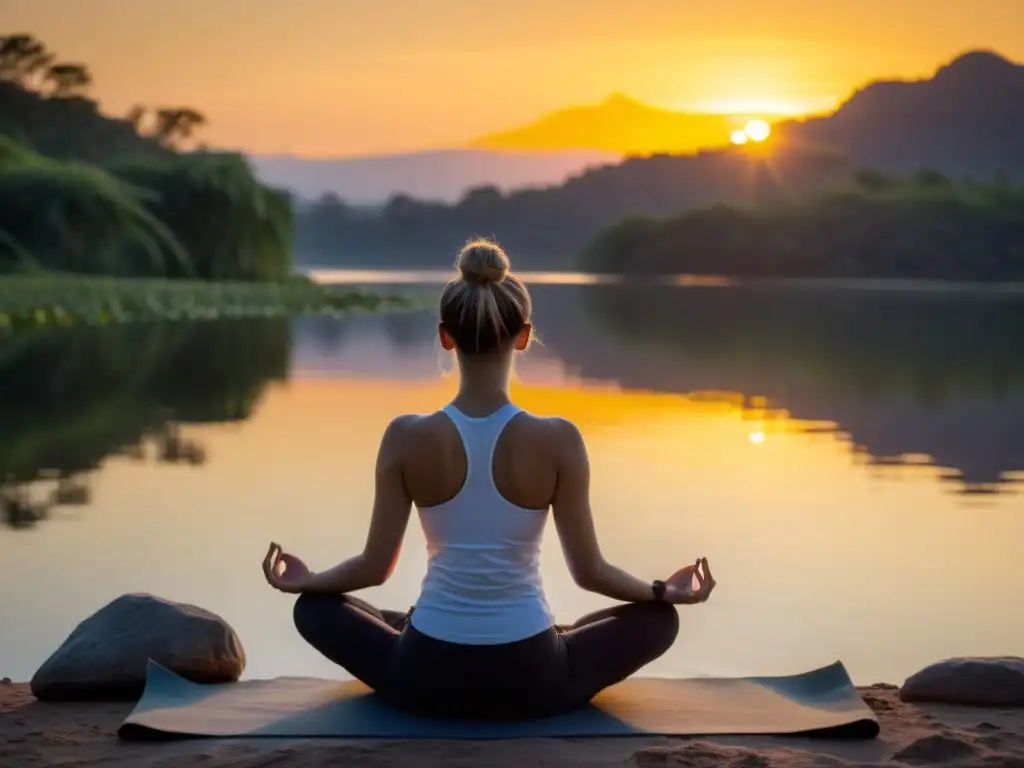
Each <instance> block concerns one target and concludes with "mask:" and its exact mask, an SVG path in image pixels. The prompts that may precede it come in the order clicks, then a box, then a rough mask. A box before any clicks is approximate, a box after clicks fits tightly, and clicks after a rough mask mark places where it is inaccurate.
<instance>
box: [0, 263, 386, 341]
mask: <svg viewBox="0 0 1024 768" xmlns="http://www.w3.org/2000/svg"><path fill="white" fill-rule="evenodd" d="M385 305H392V306H404V305H405V301H404V299H403V298H401V297H388V296H384V295H380V294H373V293H358V292H354V291H351V290H341V289H337V288H331V287H324V286H320V285H317V284H316V283H314V282H313V281H311V280H309V279H307V278H304V277H292V278H289V279H288V280H286V281H283V282H279V283H252V282H240V281H218V282H207V281H199V280H154V279H147V278H142V279H130V278H118V279H113V278H108V277H82V276H76V275H54V274H39V275H10V276H7V277H3V278H0V337H2V336H3V335H5V334H11V333H14V332H16V331H20V330H24V329H34V328H39V327H48V326H62V325H79V324H86V325H109V324H120V323H125V322H131V321H154V320H213V319H219V318H240V317H257V318H258V317H286V316H291V315H297V314H311V313H327V314H332V313H341V312H348V311H353V310H366V311H373V310H377V309H379V308H381V307H383V306H385Z"/></svg>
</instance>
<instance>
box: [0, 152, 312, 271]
mask: <svg viewBox="0 0 1024 768" xmlns="http://www.w3.org/2000/svg"><path fill="white" fill-rule="evenodd" d="M291 228H292V209H291V200H290V198H289V197H288V195H286V194H285V193H283V192H281V191H279V190H275V189H270V188H268V187H266V186H264V185H263V184H261V183H260V182H259V180H258V179H257V178H256V177H255V175H254V174H253V172H252V169H251V168H250V167H249V164H248V162H247V161H246V160H245V158H243V157H241V156H240V155H234V154H216V153H207V152H202V153H196V154H188V155H173V154H169V155H166V156H163V157H156V158H154V157H141V158H136V159H133V160H130V161H121V162H119V163H114V164H111V165H109V166H108V167H107V168H105V169H104V168H99V167H97V166H94V165H88V164H86V163H81V162H76V161H62V160H56V159H53V158H47V157H43V156H41V155H38V154H36V153H35V152H33V151H31V150H30V149H28V148H27V147H24V146H22V145H20V144H19V143H17V142H15V141H14V140H13V139H10V138H9V137H0V270H3V271H12V270H18V269H23V268H25V265H27V264H32V265H36V266H38V267H41V268H45V269H51V270H57V271H64V272H77V273H83V274H89V273H94V274H95V273H99V274H106V275H116V276H143V275H146V276H159V277H197V278H203V279H217V280H253V281H280V280H283V279H285V278H286V277H287V276H288V275H289V274H290V272H291V255H290V254H291Z"/></svg>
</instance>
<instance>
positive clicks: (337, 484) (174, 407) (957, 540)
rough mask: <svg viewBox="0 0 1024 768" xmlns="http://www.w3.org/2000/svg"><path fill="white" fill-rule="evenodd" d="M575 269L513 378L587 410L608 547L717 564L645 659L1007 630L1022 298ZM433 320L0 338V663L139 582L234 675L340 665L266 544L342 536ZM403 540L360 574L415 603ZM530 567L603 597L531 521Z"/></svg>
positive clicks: (1007, 636) (1018, 518)
mask: <svg viewBox="0 0 1024 768" xmlns="http://www.w3.org/2000/svg"><path fill="white" fill-rule="evenodd" d="M359 278H360V279H361V280H366V279H367V276H366V275H365V274H360V275H359ZM375 279H379V276H377V277H376V278H375ZM394 281H395V282H406V283H408V282H410V280H409V279H408V276H406V278H401V277H400V276H399V277H396V278H395V279H394ZM412 282H420V283H423V284H422V285H420V287H419V288H416V290H427V291H436V290H437V286H436V285H434V284H433V283H434V282H436V281H432V280H431V279H430V278H429V276H426V277H423V278H422V279H420V278H415V279H413V280H412ZM593 282H594V281H589V280H586V279H575V278H573V277H572V276H569V277H568V278H566V279H555V278H551V279H538V280H536V281H534V289H533V292H534V300H535V304H536V313H535V323H536V326H537V329H538V331H539V334H540V337H541V342H542V344H539V345H535V346H534V347H532V348H531V350H529V351H528V352H527V353H526V354H525V355H524V356H522V357H521V359H520V360H519V362H518V365H517V381H516V385H515V392H514V396H515V397H516V399H517V400H518V401H519V402H520V404H521V405H523V406H524V407H526V408H528V409H530V410H532V411H534V412H537V413H541V414H559V415H563V416H565V417H568V418H570V419H573V420H575V421H576V423H577V424H578V425H579V427H580V429H581V430H582V432H583V433H584V435H585V437H586V439H587V441H588V447H589V450H590V454H591V461H592V465H593V489H592V493H593V506H594V513H595V516H596V520H597V526H598V532H599V536H600V540H601V542H602V545H603V548H604V550H605V554H606V556H607V557H608V559H610V560H611V561H613V562H615V563H616V564H619V565H622V566H624V567H626V568H627V569H629V570H631V571H633V572H634V573H635V574H636V575H638V576H640V577H642V578H651V579H653V578H657V577H664V576H667V575H668V574H669V573H671V572H672V571H673V570H674V569H675V568H678V567H680V566H682V565H685V564H687V563H690V562H692V561H693V560H694V558H696V557H697V556H699V555H706V556H707V557H708V558H709V559H710V561H711V563H712V566H713V568H714V571H715V575H716V578H717V580H718V582H719V587H718V589H717V590H716V592H715V595H714V597H713V598H712V600H711V601H710V602H709V603H707V604H706V605H702V606H695V607H682V608H681V609H680V610H681V616H682V627H683V630H682V632H681V634H680V638H679V640H678V642H677V644H676V645H675V647H674V648H673V649H672V650H671V651H670V652H669V653H668V654H667V655H666V656H665V657H663V658H661V659H659V660H658V661H657V662H655V663H653V664H651V665H650V666H649V667H647V668H646V670H645V672H644V674H651V675H741V674H784V673H790V672H796V671H799V670H804V669H808V668H811V667H815V666H818V665H824V664H828V663H830V662H832V661H834V660H835V659H842V660H843V661H844V662H845V663H846V665H847V667H848V669H849V670H850V672H851V674H852V675H853V677H854V679H855V681H856V682H858V683H864V684H868V683H872V682H877V681H888V682H896V683H899V682H902V680H903V678H904V677H906V676H907V675H908V674H910V673H912V672H914V671H916V669H917V668H919V667H920V666H922V665H924V664H926V663H929V662H931V661H934V660H937V659H939V658H942V657H947V656H953V655H960V654H981V655H985V654H1020V653H1022V652H1024V614H1022V613H1021V611H1020V610H1019V606H1020V599H1021V596H1022V592H1024V590H1022V588H1021V585H1022V584H1024V578H1022V569H1024V565H1022V563H1021V555H1022V554H1024V497H1022V496H1021V495H1020V494H1019V493H1018V491H1019V490H1020V489H1021V488H1022V487H1024V486H1022V485H1021V483H1022V481H1024V334H1022V332H1021V330H1022V329H1024V297H1021V296H1020V295H1019V294H1018V295H1016V296H1012V295H989V294H986V293H984V292H958V291H935V290H929V291H908V290H868V289H865V288H864V286H854V287H850V288H842V287H835V288H832V289H827V290H826V289H820V288H813V289H812V288H807V287H806V286H805V287H797V286H788V287H787V286H775V287H765V286H761V287H750V286H747V287H743V286H728V287H715V286H689V287H679V286H676V287H672V286H660V287H659V286H630V285H602V284H592V283H593ZM434 333H435V316H434V313H433V312H432V311H415V312H403V313H395V314H387V315H354V316H352V317H348V318H345V319H342V320H337V319H332V318H328V317H308V318H302V319H297V320H293V321H286V320H271V319H268V320H259V321H231V322H221V321H211V322H206V323H195V324H187V323H179V324H166V325H160V324H157V325H141V324H140V325H134V326H122V327H109V328H76V329H60V330H55V331H50V332H45V333H40V334H37V335H33V336H23V337H18V338H15V339H11V340H6V341H3V342H0V389H2V395H3V396H2V398H0V413H2V420H3V425H4V427H3V431H2V433H0V478H3V477H5V478H6V484H5V486H4V494H5V497H4V498H5V501H4V505H3V512H4V518H3V523H4V524H3V525H2V526H0V578H2V579H3V580H4V582H5V583H6V585H7V586H6V587H5V588H4V589H3V591H2V592H0V612H2V616H3V625H4V632H3V643H2V644H0V676H8V677H11V678H13V679H15V680H27V679H28V678H29V677H31V675H32V673H33V672H34V670H35V669H36V667H37V666H38V665H39V664H40V663H41V662H42V661H43V660H44V659H45V658H46V657H47V656H48V655H49V654H50V652H51V651H52V650H53V649H54V648H56V647H57V645H58V644H59V643H60V642H61V641H62V640H63V639H64V637H66V635H67V634H68V633H69V632H70V631H71V630H72V629H73V628H74V626H75V625H76V624H77V622H78V621H80V620H81V619H83V618H85V617H86V616H87V615H89V614H90V613H92V612H93V611H95V610H96V609H98V608H99V607H100V606H102V605H103V604H105V603H106V602H108V601H109V600H110V599H112V598H114V597H116V596H117V595H119V594H121V593H124V592H129V591H148V592H153V593H156V594H159V595H162V596H165V597H168V598H171V599H174V600H181V601H186V602H193V603H196V604H199V605H202V606H204V607H206V608H209V609H211V610H213V611H215V612H217V613H219V614H221V615H222V616H224V617H225V618H226V619H227V620H228V621H229V622H231V624H232V625H233V626H234V627H235V628H236V629H237V630H238V632H239V634H240V636H241V638H242V641H243V644H244V646H245V649H246V652H247V656H248V666H247V669H246V677H268V676H276V675H319V676H332V677H343V676H344V673H343V672H341V671H340V670H338V669H337V668H335V667H333V666H332V665H331V664H330V663H329V662H327V661H326V660H324V659H321V658H320V657H319V656H318V655H317V654H316V653H315V652H314V651H312V650H311V649H309V648H307V647H306V646H305V645H304V644H303V642H302V641H301V640H300V639H299V637H298V635H297V634H296V633H295V631H294V630H293V628H292V626H291V620H290V615H291V599H290V598H288V597H286V596H284V595H281V594H279V593H276V592H274V591H273V590H271V589H270V588H269V587H268V586H267V585H266V584H265V583H264V581H263V578H262V574H261V572H260V563H261V560H262V558H263V556H264V554H265V552H266V549H267V545H268V542H269V541H270V540H276V541H280V542H281V543H282V544H283V545H284V546H285V547H286V548H287V549H289V550H291V551H294V552H295V553H297V554H299V555H301V556H302V557H303V558H305V559H306V560H307V562H309V563H310V564H311V566H312V567H313V568H323V567H327V566H329V565H333V564H334V563H336V562H337V561H339V560H341V559H343V558H345V557H348V556H350V555H352V554H355V553H356V552H357V551H358V550H359V548H360V547H361V546H362V543H363V539H364V536H365V532H366V527H367V523H368V520H369V514H370V506H371V502H372V486H373V484H372V478H373V475H372V470H373V463H374V458H375V451H376V447H377V441H378V440H379V437H380V434H381V432H382V430H383V428H384V426H385V425H386V424H387V422H388V421H389V420H390V419H391V418H392V417H393V416H394V415H396V414H398V413H400V412H410V411H412V412H426V411H431V410H433V409H435V408H437V407H439V406H441V405H443V404H444V403H445V402H446V400H447V399H448V398H449V397H450V396H451V395H452V394H453V392H454V387H455V383H456V381H455V377H454V375H453V374H452V373H451V371H452V365H451V363H450V361H447V360H446V359H445V358H444V356H443V354H442V353H441V351H440V349H439V347H438V346H437V345H436V344H435V342H434ZM424 568H425V553H424V548H423V538H422V534H421V533H420V529H419V526H418V522H417V521H416V520H415V519H414V520H413V521H412V522H411V523H410V528H409V533H408V536H407V539H406V545H405V547H404V549H403V553H402V557H401V560H400V562H399V565H398V568H397V570H396V572H395V574H394V576H393V577H392V579H391V580H390V581H389V582H388V583H387V584H385V585H383V586H381V587H379V588H375V589H372V590H367V591H366V592H365V596H366V597H367V598H368V599H369V600H371V601H372V602H374V603H376V604H378V605H380V606H382V607H390V608H396V609H405V608H406V607H408V606H409V605H410V604H411V603H412V602H413V601H414V600H415V598H416V594H417V589H418V585H419V582H420V579H421V578H422V575H423V572H424ZM543 575H544V580H545V585H546V589H547V591H548V595H549V599H550V602H551V604H552V607H553V608H554V609H555V611H556V613H557V614H558V616H559V619H560V620H566V621H568V620H572V619H573V618H575V617H576V616H578V615H580V614H582V613H584V612H586V611H590V610H593V609H595V608H598V607H600V606H602V605H605V604H606V603H607V601H606V600H605V599H604V598H601V597H599V596H596V595H592V594H587V593H584V592H582V591H581V590H579V589H578V588H577V587H575V586H574V585H573V584H572V582H571V580H570V579H569V576H568V572H567V569H566V566H565V564H564V562H563V560H562V556H561V552H560V549H559V546H558V541H557V537H556V536H555V533H554V528H553V526H550V525H549V527H548V534H547V537H546V539H545V544H544V550H543Z"/></svg>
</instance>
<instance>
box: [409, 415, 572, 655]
mask: <svg viewBox="0 0 1024 768" xmlns="http://www.w3.org/2000/svg"><path fill="white" fill-rule="evenodd" d="M442 410H443V412H444V413H445V414H447V416H448V418H450V419H451V420H452V422H453V423H454V424H455V427H456V429H458V431H459V436H460V437H461V438H462V445H463V448H464V449H465V451H466V480H465V482H464V483H463V486H462V488H461V489H460V490H459V492H458V493H457V494H456V495H455V496H454V497H453V498H451V499H449V500H448V501H446V502H444V503H442V504H438V505H437V506H434V507H420V508H419V518H420V524H421V525H422V526H423V533H424V535H425V536H426V539H427V554H428V558H429V560H428V564H427V575H426V576H425V577H424V579H423V586H422V589H421V592H420V596H419V599H418V600H417V602H416V604H415V606H414V607H413V612H412V616H411V617H410V622H411V623H412V625H413V626H414V627H415V628H416V629H417V630H418V631H420V632H422V633H423V634H425V635H429V636H430V637H433V638H436V639H438V640H445V641H447V642H451V643H463V644H467V645H496V644H499V643H513V642H516V641H517V640H522V639H524V638H527V637H530V636H531V635H536V634H537V633H539V632H543V631H544V630H545V629H547V628H548V627H550V626H551V625H552V624H553V617H552V614H551V611H550V609H549V608H548V604H547V601H546V599H545V597H544V589H543V586H542V584H541V578H540V542H541V537H542V536H543V534H544V526H545V524H546V523H547V517H548V515H547V510H532V509H525V508H523V507H518V506H516V505H515V504H512V503H511V502H510V501H508V500H507V499H505V497H504V496H502V495H501V494H500V493H499V492H498V488H497V486H495V484H494V475H493V474H492V465H493V458H494V446H495V444H496V443H497V442H498V437H499V436H500V435H501V433H502V431H503V430H504V429H505V426H506V425H507V424H508V423H509V421H511V420H512V418H513V417H514V416H515V415H516V414H518V413H520V412H521V409H520V408H518V407H516V406H515V405H513V404H512V403H508V404H507V405H504V406H502V407H501V408H499V409H498V410H496V411H494V412H493V413H492V414H491V415H490V416H485V417H483V418H471V417H469V416H466V415H465V414H464V413H462V412H461V411H459V410H458V409H457V408H456V407H455V406H454V405H450V404H449V405H447V406H445V407H444V408H443V409H442Z"/></svg>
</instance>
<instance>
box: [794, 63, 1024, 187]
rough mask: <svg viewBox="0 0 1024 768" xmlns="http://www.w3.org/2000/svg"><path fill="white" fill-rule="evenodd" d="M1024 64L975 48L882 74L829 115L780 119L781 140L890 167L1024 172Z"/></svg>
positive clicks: (889, 170) (863, 163)
mask: <svg viewBox="0 0 1024 768" xmlns="http://www.w3.org/2000/svg"><path fill="white" fill-rule="evenodd" d="M1022 126H1024V66H1021V65H1019V64H1015V63H1013V62H1011V61H1008V60H1007V59H1005V58H1003V57H1002V56H999V55H998V54H995V53H992V52H989V51H972V52H969V53H966V54H964V55H962V56H959V57H957V58H956V59H954V60H953V61H951V62H949V63H947V64H945V65H943V66H941V67H939V69H938V70H937V71H936V72H935V74H934V76H932V77H931V78H928V79H925V80H916V81H902V80H897V81H879V82H873V83H870V84H868V85H866V86H864V87H863V88H861V89H860V90H858V91H857V92H855V93H854V94H853V95H852V96H851V97H850V98H849V99H848V100H847V101H846V102H845V103H843V104H842V105H841V106H840V107H839V109H837V110H836V111H835V112H834V113H833V114H831V115H828V116H826V117H817V118H813V119H808V120H799V121H790V122H786V123H782V124H778V125H776V126H775V136H776V138H777V141H780V142H789V143H793V144H798V145H809V146H817V147H828V148H831V149H835V150H839V151H842V152H845V153H847V154H848V155H849V156H850V159H851V161H852V162H853V163H854V164H855V165H858V166H861V167H866V168H872V169H874V170H877V171H881V172H884V173H899V174H902V173H909V172H914V171H917V170H920V169H922V168H934V169H936V170H939V171H941V172H942V173H945V174H947V175H950V176H953V177H957V178H962V177H966V176H976V177H991V176H992V175H994V174H997V173H999V172H1004V173H1006V174H1008V175H1010V176H1013V177H1015V178H1018V179H1020V178H1024V129H1022Z"/></svg>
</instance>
